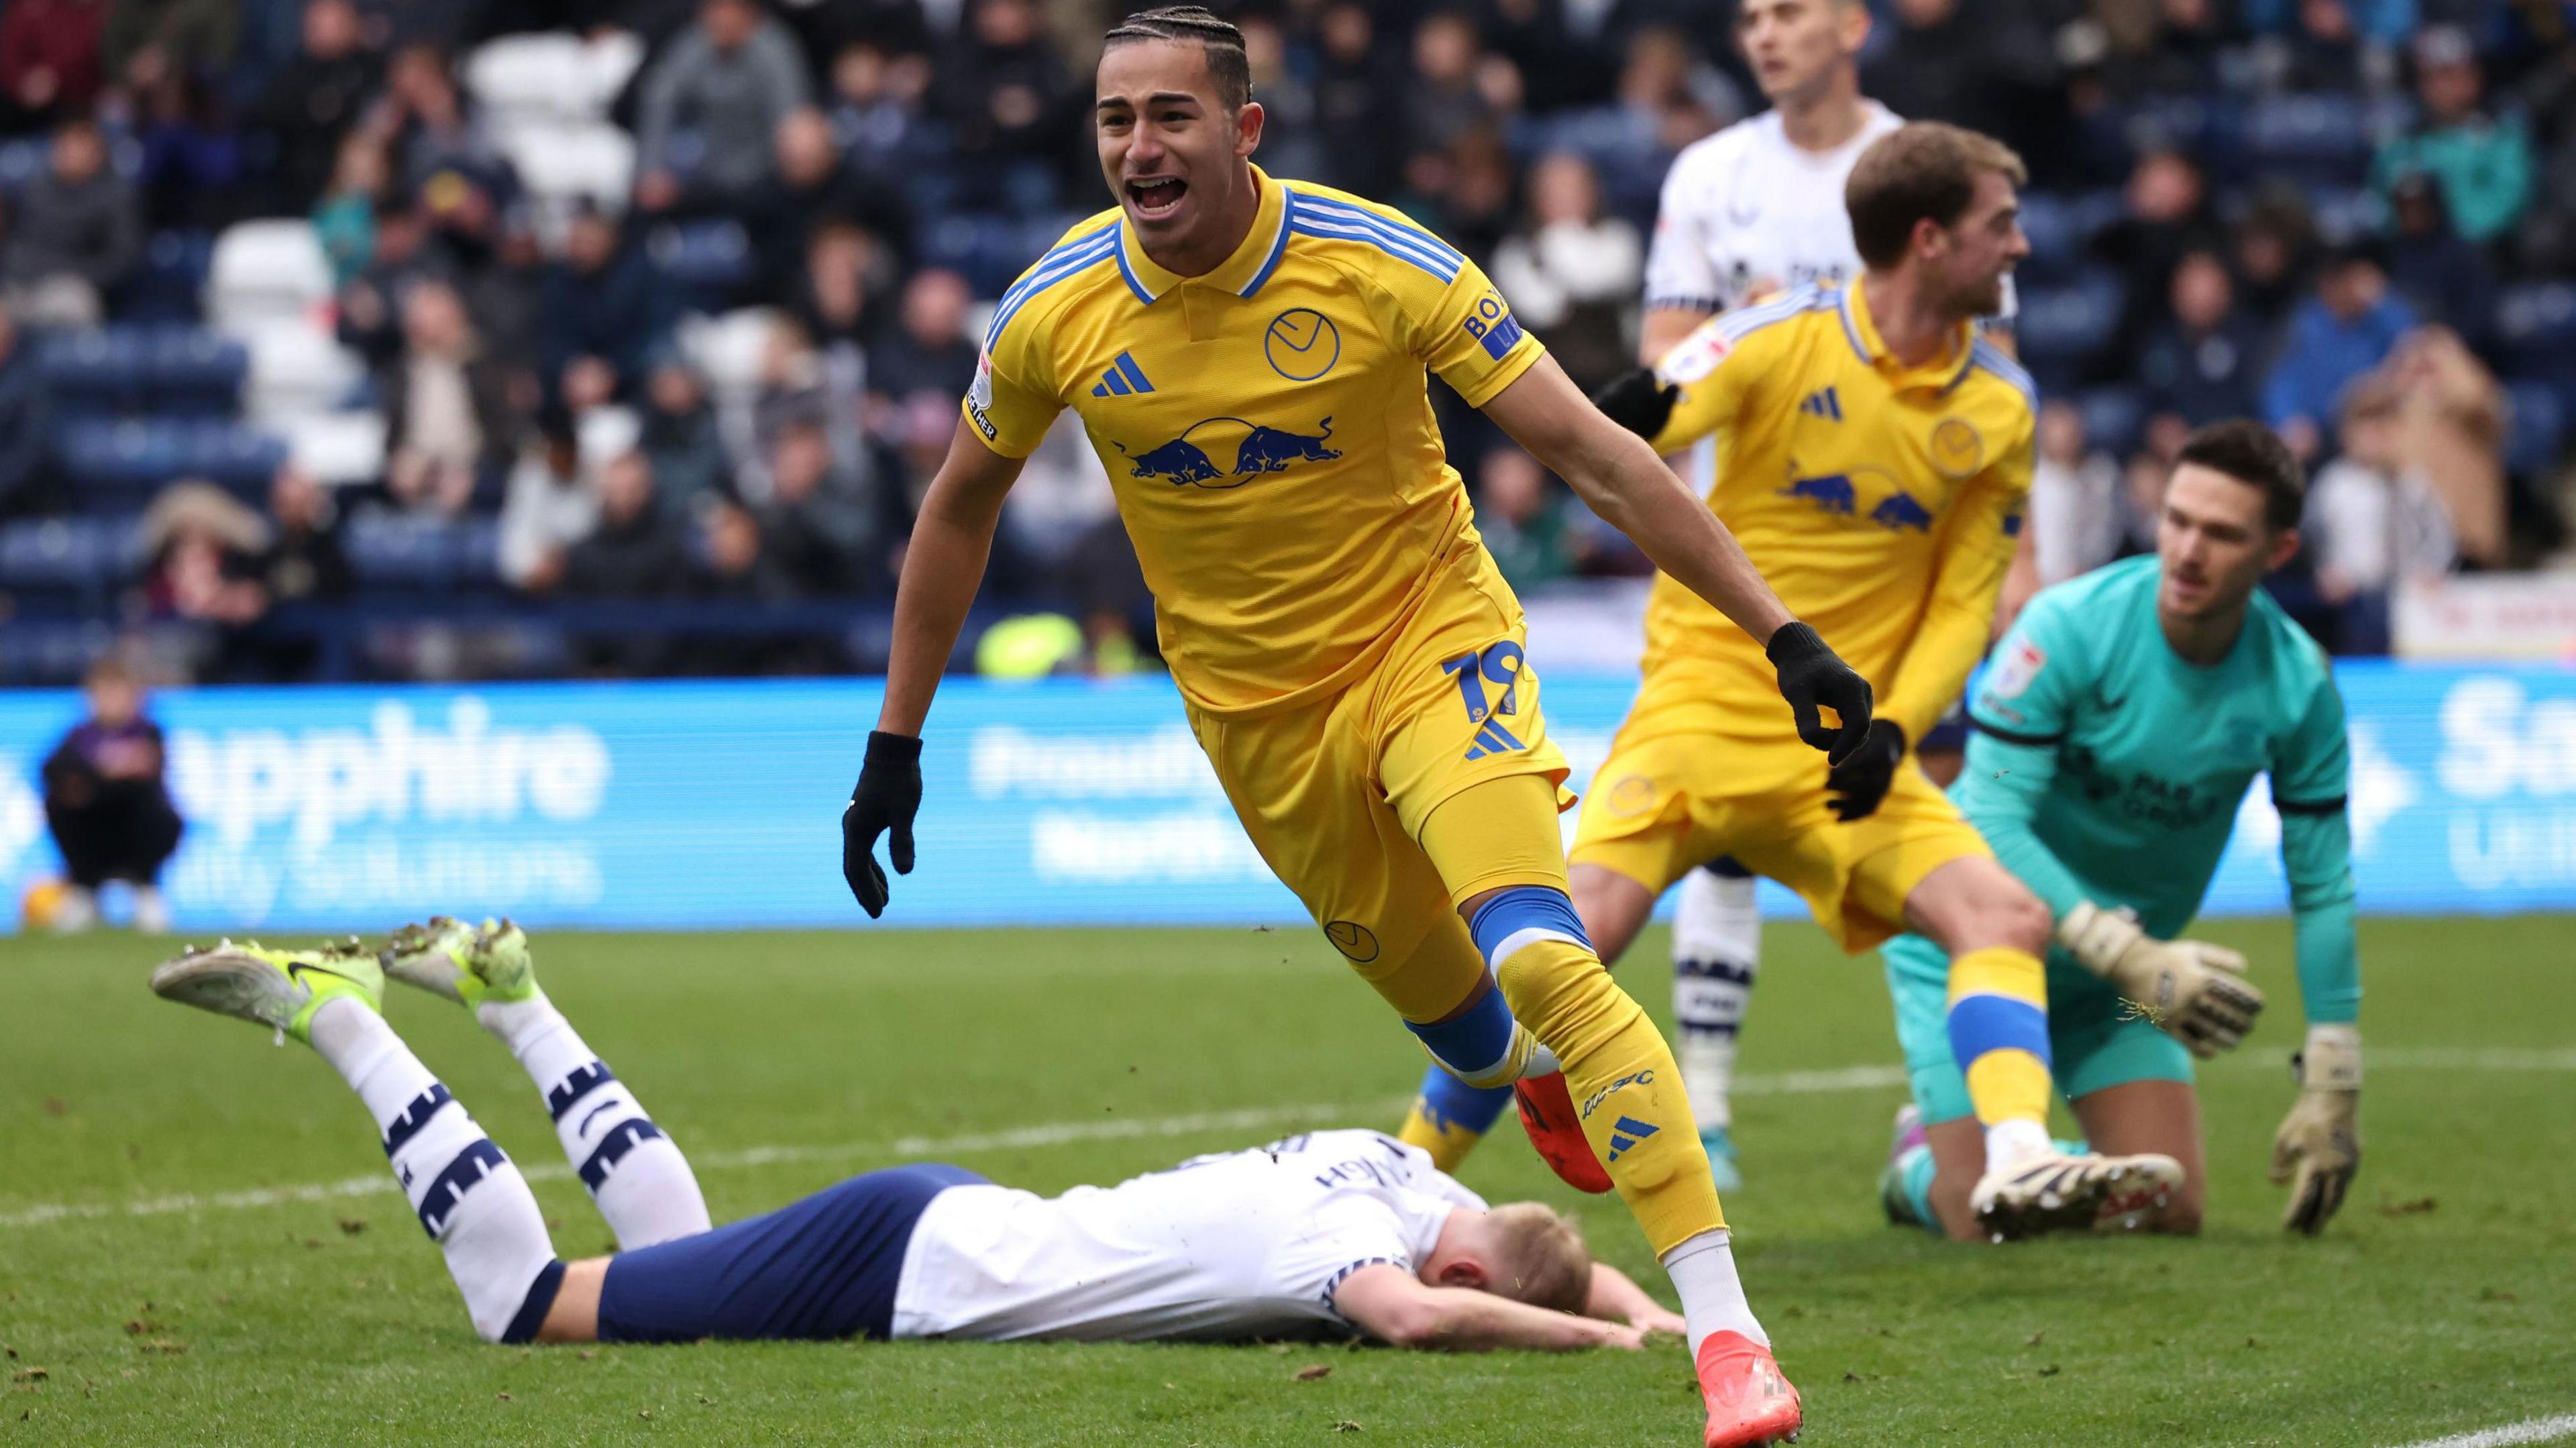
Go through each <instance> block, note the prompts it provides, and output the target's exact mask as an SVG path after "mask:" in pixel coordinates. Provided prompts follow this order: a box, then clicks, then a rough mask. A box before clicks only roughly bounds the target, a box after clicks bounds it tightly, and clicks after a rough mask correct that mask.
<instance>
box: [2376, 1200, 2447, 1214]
mask: <svg viewBox="0 0 2576 1448" xmlns="http://www.w3.org/2000/svg"><path fill="white" fill-rule="evenodd" d="M2439 1206H2441V1203H2440V1202H2437V1201H2435V1200H2433V1199H2432V1198H2431V1197H2415V1198H2413V1199H2411V1200H2408V1201H2403V1202H2390V1203H2388V1204H2387V1205H2385V1206H2383V1207H2381V1208H2380V1209H2379V1215H2381V1216H2383V1217H2420V1216H2422V1215H2423V1214H2425V1213H2426V1212H2429V1211H2432V1210H2434V1209H2435V1208H2437V1207H2439Z"/></svg>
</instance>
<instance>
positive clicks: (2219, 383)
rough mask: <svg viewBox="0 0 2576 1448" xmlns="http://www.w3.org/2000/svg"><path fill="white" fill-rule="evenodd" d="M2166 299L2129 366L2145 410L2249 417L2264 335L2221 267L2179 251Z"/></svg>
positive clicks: (2210, 258)
mask: <svg viewBox="0 0 2576 1448" xmlns="http://www.w3.org/2000/svg"><path fill="white" fill-rule="evenodd" d="M2165 297H2166V306H2167V310H2168V316H2167V319H2166V320H2165V321H2163V322H2162V323H2160V324H2158V325H2157V326H2156V327H2155V329H2154V330H2153V331H2151V332H2150V333H2149V334H2148V336H2147V340H2146V345H2145V346H2143V347H2141V348H2140V349H2139V350H2138V353H2137V359H2136V363H2135V375H2136V377H2137V380H2138V382H2139V383H2140V384H2141V386H2142V388H2143V389H2144V392H2145V400H2146V404H2147V408H2148V410H2149V411H2150V412H2153V413H2165V414H2171V415H2172V416H2175V417H2179V418H2181V419H2182V420H2183V422H2184V423H2186V424H2188V425H2190V426H2192V427H2198V426H2200V425H2201V424H2203V423H2209V422H2216V421H2218V420H2220V419H2222V418H2229V417H2246V416H2250V415H2252V414H2253V412H2254V411H2255V407H2256V398H2257V393H2258V382H2259V378H2260V373H2259V371H2258V368H2259V366H2260V363H2261V358H2262V347H2263V334H2262V332H2261V330H2260V329H2259V328H2258V327H2257V326H2256V325H2255V323H2254V320H2253V319H2252V318H2251V317H2249V316H2247V315H2245V314H2244V313H2243V312H2240V311H2239V310H2238V309H2237V307H2236V283H2235V281H2234V279H2233V278H2231V277H2229V276H2228V274H2227V265H2226V263H2224V262H2222V261H2220V260H2219V258H2218V254H2217V253H2216V252H2214V251H2190V252H2185V253H2184V254H2183V256H2182V258H2181V259H2180V260H2179V261H2177V262H2176V263H2175V265H2174V268H2173V281H2172V284H2171V285H2170V286H2168V287H2167V288H2166V290H2165ZM2079 571H2081V570H2079Z"/></svg>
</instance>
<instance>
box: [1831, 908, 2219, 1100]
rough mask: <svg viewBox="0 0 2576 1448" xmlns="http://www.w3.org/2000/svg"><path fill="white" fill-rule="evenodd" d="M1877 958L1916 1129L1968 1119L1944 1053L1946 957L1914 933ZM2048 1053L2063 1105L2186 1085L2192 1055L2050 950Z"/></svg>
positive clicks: (1961, 1084) (1964, 1084) (1953, 1067)
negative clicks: (2107, 1091)
mask: <svg viewBox="0 0 2576 1448" xmlns="http://www.w3.org/2000/svg"><path fill="white" fill-rule="evenodd" d="M1882 954H1884V955H1885V957H1886V959H1887V990H1888V994H1889V996H1890V997H1892V998H1893V1000H1894V1002H1895V1005H1896V1042H1897V1044H1898V1045H1899V1046H1900V1047H1902V1048H1903V1049H1904V1051H1905V1070H1906V1074H1907V1075H1908V1076H1910V1077H1912V1078H1913V1084H1914V1105H1915V1108H1916V1109H1917V1110H1919V1111H1921V1112H1922V1113H1923V1123H1924V1125H1926V1126H1930V1125H1932V1124H1934V1123H1936V1122H1943V1121H1956V1120H1958V1119H1959V1118H1960V1117H1963V1116H1974V1115H1975V1114H1976V1108H1975V1107H1974V1106H1972V1105H1970V1104H1969V1101H1968V1078H1967V1077H1966V1076H1964V1075H1962V1074H1960V1071H1959V1063H1958V1062H1957V1061H1956V1060H1954V1059H1953V1058H1952V1057H1951V1055H1950V1021H1949V1015H1950V958H1949V957H1948V956H1947V955H1945V954H1943V953H1942V951H1941V947H1939V946H1937V945H1934V944H1933V943H1932V942H1931V941H1929V940H1926V939H1924V938H1923V937H1922V936H1920V935H1905V936H1900V937H1898V938H1897V939H1894V940H1891V941H1889V942H1888V943H1887V946H1886V948H1885V950H1884V951H1883V952H1882ZM2048 1051H2049V1058H2050V1059H2049V1069H2050V1071H2051V1072H2052V1073H2053V1074H2054V1075H2055V1076H2056V1078H2057V1090H2058V1092H2059V1094H2060V1095H2063V1096H2064V1097H2065V1098H2066V1099H2067V1100H2069V1101H2072V1100H2075V1099H2076V1098H2077V1097H2079V1096H2086V1095H2090V1094H2091V1093H2093V1092H2096V1091H2099V1090H2101V1089H2103V1088H2104V1087H2106V1086H2119V1085H2123V1084H2126V1083H2128V1082H2131V1081H2181V1082H2185V1083H2188V1082H2189V1081H2190V1080H2191V1052H2190V1051H2188V1050H2186V1049H2184V1047H2183V1044H2182V1042H2180V1041H2177V1040H2175V1039H2174V1038H2173V1037H2171V1036H2168V1035H2166V1034H2165V1033H2164V1032H2163V1031H2160V1030H2158V1029H2156V1027H2155V1025H2154V1023H2153V1022H2151V1021H2148V1020H2147V1019H2145V1018H2144V1017H2142V1016H2140V1015H2138V1014H2137V1012H2136V1011H2135V1009H2134V1008H2133V1007H2131V1006H2130V1005H2129V1003H2128V1002H2127V1001H2124V1000H2122V999H2121V998H2120V993H2119V992H2118V991H2115V990H2113V989H2111V987H2110V986H2109V985H2108V984H2107V983H2105V982H2104V981H2103V980H2102V979H2101V978H2100V977H2099V976H2096V975H2094V974H2092V973H2091V972H2089V971H2087V970H2085V969H2084V968H2083V967H2082V966H2079V965H2076V964H2074V963H2073V962H2071V961H2069V960H2067V959H2065V958H2064V956H2063V954H2062V953H2060V952H2057V951H2051V952H2049V957H2048Z"/></svg>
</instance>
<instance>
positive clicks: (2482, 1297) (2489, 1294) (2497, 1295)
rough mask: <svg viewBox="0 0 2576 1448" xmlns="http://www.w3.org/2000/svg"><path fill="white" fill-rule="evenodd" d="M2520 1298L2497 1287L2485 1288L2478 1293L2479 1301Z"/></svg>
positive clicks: (2519, 1299) (2500, 1300) (2515, 1299)
mask: <svg viewBox="0 0 2576 1448" xmlns="http://www.w3.org/2000/svg"><path fill="white" fill-rule="evenodd" d="M2521 1300H2522V1299H2521V1298H2519V1297H2516V1296H2514V1295H2513V1294H2512V1293H2510V1292H2507V1291H2505V1290H2503V1289H2502V1288H2499V1287H2489V1288H2485V1289H2483V1290H2481V1291H2480V1292H2479V1293H2478V1301H2480V1302H2520V1301H2521Z"/></svg>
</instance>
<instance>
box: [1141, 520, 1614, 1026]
mask: <svg viewBox="0 0 2576 1448" xmlns="http://www.w3.org/2000/svg"><path fill="white" fill-rule="evenodd" d="M1441 566H1442V568H1443V576H1442V577H1441V579H1440V581H1439V582H1438V583H1437V584H1436V585H1435V586H1434V587H1433V588H1431V589H1430V590H1428V591H1427V592H1426V593H1425V594H1424V596H1423V598H1422V599H1421V601H1420V603H1419V604H1418V605H1417V606H1416V607H1415V608H1414V609H1413V610H1412V612H1411V613H1410V615H1409V616H1408V617H1407V618H1406V619H1405V620H1404V621H1403V622H1402V623H1401V624H1399V625H1398V628H1397V630H1396V634H1395V637H1394V638H1392V639H1391V640H1390V641H1389V642H1388V645H1387V647H1386V651H1385V654H1384V656H1383V657H1382V658H1381V659H1380V661H1379V663H1378V664H1377V666H1376V667H1375V668H1374V669H1371V670H1370V671H1368V672H1367V673H1365V674H1362V675H1361V676H1359V677H1358V678H1356V679H1354V680H1353V681H1352V682H1351V684H1350V685H1349V686H1348V687H1346V688H1344V689H1343V690H1341V691H1340V692H1339V693H1336V694H1332V695H1328V696H1326V697H1324V698H1321V699H1318V700H1315V701H1313V702H1311V703H1307V704H1303V705H1300V706H1298V707H1295V708H1292V709H1287V710H1283V711H1280V712H1277V713H1270V714H1260V715H1253V716H1242V715H1235V716H1217V715H1213V714H1209V713H1207V712H1205V711H1202V710H1200V709H1197V708H1195V707H1193V708H1191V709H1190V710H1189V717H1190V728H1191V730H1192V732H1193V733H1195V734H1196V735H1197V736H1198V741H1199V747H1200V748H1202V749H1204V750H1206V751H1207V756H1208V759H1209V760H1210V762H1212V763H1213V764H1215V766H1216V774H1217V779H1218V780H1219V782H1221V783H1222V784H1223V785H1224V787H1225V793H1226V798H1227V799H1229V800H1231V801H1232V802H1233V804H1234V812H1235V814H1236V815H1238V816H1239V817H1241V819H1242V821H1243V827H1244V830H1245V832H1246V833H1248V834H1250V835H1251V837H1252V843H1253V844H1254V846H1255V847H1257V848H1258V849H1259V850H1260V851H1261V857H1262V859H1264V860H1265V861H1267V862H1269V865H1270V868H1271V870H1272V871H1274V872H1275V873H1276V874H1277V875H1278V876H1279V878H1280V880H1282V881H1283V882H1285V883H1286V884H1287V886H1288V888H1289V889H1291V890H1293V891H1295V892H1296V893H1297V898H1298V899H1300V900H1302V901H1304V902H1305V905H1306V909H1307V911H1308V912H1309V913H1311V914H1312V915H1313V916H1314V917H1315V923H1316V924H1318V925H1321V926H1322V927H1323V928H1324V935H1325V938H1326V939H1328V940H1330V941H1332V943H1333V947H1334V948H1335V949H1336V950H1339V951H1340V952H1341V953H1342V955H1343V956H1344V958H1346V959H1348V960H1349V961H1350V963H1351V966H1352V968H1353V969H1354V970H1356V971H1358V972H1359V974H1360V976H1361V977H1362V978H1363V979H1365V980H1367V981H1368V982H1369V984H1370V985H1371V986H1373V987H1375V988H1376V989H1377V991H1378V993H1379V994H1380V995H1382V996H1384V997H1385V998H1386V999H1387V1001H1388V1003H1389V1004H1391V1005H1393V1006H1394V1007H1395V1008H1396V1010H1397V1011H1399V1012H1400V1013H1402V1014H1403V1016H1404V1017H1405V1019H1407V1020H1411V1021H1433V1020H1439V1019H1441V1018H1442V1017H1444V1016H1446V1015H1448V1014H1449V1013H1450V1012H1451V1011H1453V1010H1455V1009H1457V1008H1458V1007H1459V1006H1460V1005H1461V1004H1463V1003H1465V1001H1466V1000H1467V998H1468V996H1469V995H1470V994H1471V993H1472V992H1473V991H1474V990H1475V989H1476V988H1477V987H1478V986H1479V985H1480V984H1481V983H1482V981H1483V979H1484V974H1485V962H1484V957H1483V956H1482V955H1481V954H1480V953H1479V952H1478V951H1477V949H1476V943H1475V941H1474V940H1473V939H1472V938H1471V937H1470V936H1469V935H1468V933H1467V927H1466V923H1465V922H1464V921H1462V920H1460V919H1459V918H1458V914H1457V908H1456V907H1457V903H1458V902H1459V901H1462V900H1466V899H1469V898H1471V897H1473V896H1475V895H1478V894H1481V893H1483V892H1485V891H1487V890H1492V889H1497V888H1500V887H1502V886H1506V885H1548V886H1553V887H1554V888H1557V889H1563V888H1565V862H1564V859H1563V855H1562V853H1561V851H1560V850H1559V849H1558V848H1557V847H1556V836H1555V834H1554V824H1553V821H1550V822H1548V828H1547V829H1546V830H1544V831H1538V832H1535V833H1536V834H1537V836H1538V837H1540V838H1541V839H1542V840H1543V843H1544V844H1545V846H1546V850H1545V854H1546V855H1547V858H1544V859H1540V858H1537V857H1535V856H1533V855H1532V854H1531V849H1530V838H1531V836H1532V834H1533V832H1531V831H1497V832H1496V835H1497V838H1496V839H1495V841H1494V848H1493V850H1492V858H1491V859H1486V860H1478V861H1476V862H1474V864H1473V865H1472V867H1470V868H1466V869H1460V870H1458V871H1457V873H1459V874H1461V875H1462V876H1464V878H1460V879H1456V880H1446V879H1443V878H1442V877H1441V874H1440V872H1439V871H1438V870H1437V869H1435V868H1434V867H1433V865H1432V863H1431V858H1430V856H1428V855H1427V854H1425V853H1424V852H1423V848H1422V845H1421V843H1420V842H1421V838H1422V827H1423V821H1425V820H1426V819H1428V818H1429V817H1430V815H1431V812H1432V811H1433V810H1434V809H1436V808H1438V807H1439V806H1440V805H1441V804H1443V803H1445V802H1447V801H1448V800H1450V799H1452V798H1454V797H1456V796H1457V795H1458V794H1459V793H1460V792H1461V791H1463V790H1466V789H1469V788H1471V787H1473V786H1475V785H1478V784H1482V783H1485V782H1486V781H1488V780H1494V779H1504V778H1509V777H1511V776H1514V775H1523V774H1535V775H1540V776H1543V777H1544V778H1546V779H1547V780H1548V782H1549V783H1550V784H1551V785H1552V786H1554V787H1555V789H1556V794H1557V803H1558V808H1559V809H1563V808H1565V807H1566V806H1567V805H1569V804H1571V803H1572V798H1573V797H1572V796H1571V795H1569V794H1567V793H1565V791H1564V788H1563V786H1564V781H1565V776H1566V772H1567V771H1566V763H1565V756H1564V755H1562V754H1561V753H1559V752H1558V751H1557V747H1556V745H1555V743H1554V742H1553V741H1551V740H1550V739H1549V738H1548V735H1547V722H1546V719H1545V717H1544V716H1543V715H1542V714H1541V713H1540V711H1539V681H1538V675H1537V674H1536V673H1535V672H1533V671H1532V670H1531V669H1530V667H1529V663H1528V659H1527V656H1526V654H1525V652H1524V643H1525V626H1524V623H1523V620H1522V617H1521V610H1520V604H1519V602H1518V601H1517V600H1516V599H1514V598H1513V597H1512V594H1511V590H1510V588H1509V587H1508V586H1506V585H1505V584H1504V583H1503V581H1502V578H1501V576H1500V574H1498V573H1497V572H1496V571H1495V569H1494V565H1493V562H1492V560H1491V558H1490V557H1489V556H1488V555H1487V554H1486V553H1485V550H1484V548H1483V546H1482V545H1481V544H1476V543H1472V542H1471V543H1470V544H1469V545H1468V546H1467V547H1465V548H1463V549H1461V550H1460V552H1459V553H1457V554H1453V555H1452V557H1451V558H1450V559H1448V560H1445V561H1444V563H1443V564H1442V565H1441Z"/></svg>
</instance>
